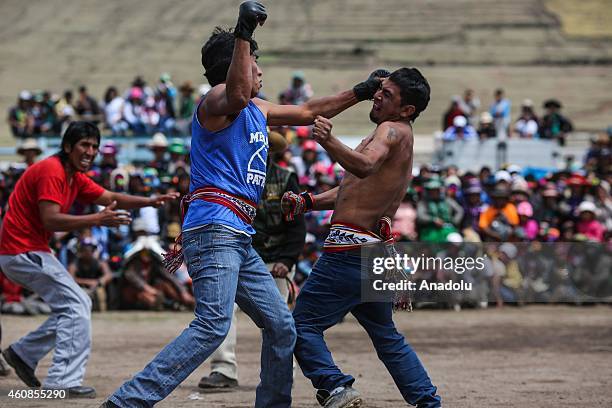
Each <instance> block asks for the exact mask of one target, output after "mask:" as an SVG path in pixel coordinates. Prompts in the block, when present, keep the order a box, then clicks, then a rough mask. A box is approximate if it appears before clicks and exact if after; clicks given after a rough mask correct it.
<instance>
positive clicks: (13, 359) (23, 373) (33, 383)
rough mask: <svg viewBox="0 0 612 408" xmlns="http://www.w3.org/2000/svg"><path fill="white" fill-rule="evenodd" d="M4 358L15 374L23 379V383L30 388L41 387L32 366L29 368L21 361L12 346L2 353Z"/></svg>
mask: <svg viewBox="0 0 612 408" xmlns="http://www.w3.org/2000/svg"><path fill="white" fill-rule="evenodd" d="M2 356H3V357H4V359H5V360H6V362H7V363H8V365H10V366H11V367H13V368H14V369H15V374H17V376H18V377H19V378H21V381H23V382H24V383H25V384H26V385H27V386H28V387H36V388H38V387H40V381H38V378H36V376H35V375H34V370H32V369H31V368H30V366H28V365H27V364H26V363H25V362H24V361H23V360H22V359H21V357H19V356H18V355H17V353H15V352H14V351H13V349H12V348H11V346H9V347H8V348H7V349H5V350H4V351H3V352H2Z"/></svg>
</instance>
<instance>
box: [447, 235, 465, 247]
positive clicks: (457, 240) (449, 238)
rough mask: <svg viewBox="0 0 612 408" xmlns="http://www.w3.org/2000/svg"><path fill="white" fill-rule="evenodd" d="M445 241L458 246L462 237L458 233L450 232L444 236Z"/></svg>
mask: <svg viewBox="0 0 612 408" xmlns="http://www.w3.org/2000/svg"><path fill="white" fill-rule="evenodd" d="M446 240H447V241H448V242H452V243H453V244H460V243H462V242H463V237H462V236H461V234H460V233H458V232H451V233H450V234H448V235H447V236H446Z"/></svg>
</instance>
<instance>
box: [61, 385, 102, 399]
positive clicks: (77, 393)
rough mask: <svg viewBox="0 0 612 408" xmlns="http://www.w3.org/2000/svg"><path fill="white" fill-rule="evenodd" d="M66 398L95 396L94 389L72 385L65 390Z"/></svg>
mask: <svg viewBox="0 0 612 408" xmlns="http://www.w3.org/2000/svg"><path fill="white" fill-rule="evenodd" d="M66 391H67V397H68V398H96V390H95V389H94V388H93V387H83V386H78V387H72V388H68V389H67V390H66Z"/></svg>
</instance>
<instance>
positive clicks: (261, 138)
mask: <svg viewBox="0 0 612 408" xmlns="http://www.w3.org/2000/svg"><path fill="white" fill-rule="evenodd" d="M250 136H251V138H250V139H249V143H251V144H253V143H263V144H262V145H261V147H259V148H258V149H257V150H256V151H255V153H253V155H252V156H251V158H250V159H249V164H248V165H247V178H246V182H247V183H249V184H254V185H256V186H260V187H263V186H264V185H265V184H266V157H267V154H268V138H267V137H266V135H265V134H264V133H263V132H251V135H250Z"/></svg>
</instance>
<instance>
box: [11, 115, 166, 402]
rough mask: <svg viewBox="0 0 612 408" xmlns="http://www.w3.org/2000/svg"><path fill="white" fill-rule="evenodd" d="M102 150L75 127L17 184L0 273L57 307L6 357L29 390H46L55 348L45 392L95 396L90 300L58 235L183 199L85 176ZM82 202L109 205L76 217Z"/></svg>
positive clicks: (95, 138)
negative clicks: (90, 377) (41, 368)
mask: <svg viewBox="0 0 612 408" xmlns="http://www.w3.org/2000/svg"><path fill="white" fill-rule="evenodd" d="M99 146H100V131H99V130H98V128H97V127H96V126H95V125H93V124H91V123H88V122H74V123H72V124H71V125H70V126H69V127H68V129H67V130H66V133H65V134H64V137H63V138H62V145H61V150H60V152H58V153H57V154H56V155H54V156H51V157H49V158H47V159H45V160H42V161H40V162H38V163H36V164H34V165H33V166H31V167H29V168H28V169H27V170H26V172H25V173H24V174H23V176H22V177H21V179H20V180H19V182H18V183H17V185H16V186H15V190H14V191H13V193H12V195H11V197H10V198H9V205H8V210H7V212H6V216H5V217H4V223H3V225H2V230H1V232H0V268H2V271H3V272H4V274H5V275H6V276H7V277H8V278H9V279H11V280H12V281H14V282H16V283H18V284H20V285H22V286H25V287H27V288H28V289H30V290H32V291H33V292H36V293H37V294H38V295H40V297H42V298H43V300H44V301H45V302H46V303H47V304H48V305H49V306H50V307H51V310H52V314H51V316H50V317H49V319H48V320H47V321H46V322H44V323H43V324H42V326H40V327H39V328H38V329H36V330H35V331H33V332H31V333H29V334H28V335H26V336H25V337H22V338H21V339H19V340H18V341H17V342H15V343H13V344H12V345H11V346H9V347H8V348H7V349H6V350H4V351H3V353H2V354H3V356H4V358H5V359H6V361H7V362H8V363H9V364H10V365H11V366H12V367H13V368H14V369H15V372H16V373H17V375H18V376H19V378H21V379H22V380H23V381H24V382H25V383H26V384H27V385H28V386H30V387H40V382H39V381H38V379H37V378H36V376H35V375H34V370H35V369H36V366H37V364H38V362H39V361H40V360H41V359H42V358H43V357H44V356H45V355H46V354H47V353H48V352H49V351H50V350H51V349H52V348H54V347H55V352H54V354H53V363H52V365H51V367H50V368H49V373H48V375H47V378H46V379H45V381H44V388H49V389H65V390H66V392H67V395H68V396H69V397H81V398H93V397H95V390H94V389H93V388H91V387H83V386H82V385H81V383H82V381H83V377H84V375H85V365H86V364H87V359H88V358H89V352H90V348H91V312H90V311H91V300H90V299H89V297H88V296H87V294H86V293H85V292H84V291H83V290H82V289H81V288H80V287H79V285H77V283H76V282H75V281H74V279H73V278H72V276H70V274H69V273H68V271H67V270H66V268H64V266H63V265H62V264H61V263H60V262H59V261H58V260H57V259H56V258H55V257H54V256H53V254H52V253H51V250H50V248H49V239H50V238H51V234H52V233H53V232H54V231H70V230H78V229H81V228H87V227H91V226H94V225H104V226H108V227H116V226H118V225H121V224H129V223H130V222H131V219H130V217H129V213H127V212H126V211H122V210H119V209H120V208H121V209H130V208H141V207H148V206H160V205H163V204H164V202H165V201H166V200H172V199H176V198H177V195H176V194H166V195H160V196H156V197H138V196H133V195H127V194H119V193H113V192H110V191H107V190H105V189H104V188H102V187H100V186H99V185H97V184H96V183H94V182H93V181H92V180H91V179H90V178H89V177H87V176H86V175H85V172H86V171H87V170H89V168H90V167H91V164H92V163H93V160H94V158H95V157H96V154H97V153H98V148H99ZM75 200H78V201H79V202H81V203H84V204H87V203H95V204H98V205H103V206H106V208H105V209H104V210H102V211H100V212H98V213H95V214H88V215H70V214H68V211H69V210H70V207H71V206H72V204H73V202H74V201H75Z"/></svg>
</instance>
